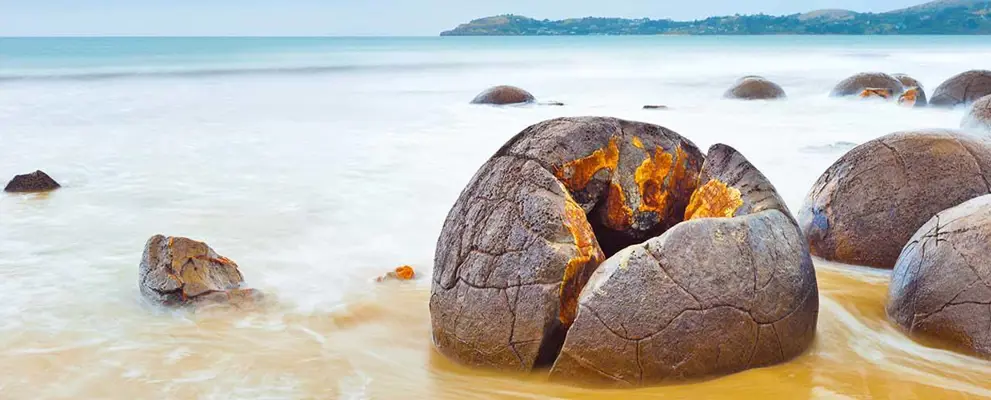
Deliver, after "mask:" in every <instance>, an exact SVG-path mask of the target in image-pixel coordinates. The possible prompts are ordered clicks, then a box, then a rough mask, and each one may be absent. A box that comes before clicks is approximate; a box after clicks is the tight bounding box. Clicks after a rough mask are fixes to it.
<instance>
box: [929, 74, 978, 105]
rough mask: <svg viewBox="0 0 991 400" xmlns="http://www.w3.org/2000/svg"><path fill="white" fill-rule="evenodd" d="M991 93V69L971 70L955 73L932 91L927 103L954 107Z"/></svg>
mask: <svg viewBox="0 0 991 400" xmlns="http://www.w3.org/2000/svg"><path fill="white" fill-rule="evenodd" d="M989 94H991V71H988V70H973V71H967V72H964V73H962V74H959V75H955V76H953V77H952V78H950V79H947V80H946V82H943V84H942V85H939V87H937V88H936V90H935V91H933V97H932V99H930V100H929V104H932V105H934V106H939V107H956V106H959V105H966V104H970V103H973V102H975V101H977V99H979V98H981V97H984V96H987V95H989Z"/></svg>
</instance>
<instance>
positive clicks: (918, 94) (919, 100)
mask: <svg viewBox="0 0 991 400" xmlns="http://www.w3.org/2000/svg"><path fill="white" fill-rule="evenodd" d="M891 76H893V77H894V78H895V79H898V81H899V82H901V83H902V86H904V87H905V93H904V94H902V96H901V97H899V99H898V103H899V104H903V105H906V106H908V105H909V103H911V106H913V107H925V106H926V105H927V104H928V99H927V98H926V89H925V88H924V87H923V86H922V83H921V82H919V81H918V80H917V79H915V78H913V77H911V76H908V75H905V74H894V75H891ZM912 88H915V89H916V90H915V91H914V92H912V93H909V91H910V89H912ZM902 99H905V100H902Z"/></svg>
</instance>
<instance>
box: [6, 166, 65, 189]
mask: <svg viewBox="0 0 991 400" xmlns="http://www.w3.org/2000/svg"><path fill="white" fill-rule="evenodd" d="M60 187H62V185H59V184H58V182H55V180H54V179H52V177H50V176H48V174H46V173H44V172H42V171H41V170H38V171H34V172H32V173H30V174H24V175H17V176H15V177H14V179H11V180H10V182H8V183H7V186H5V187H4V188H3V191H5V192H10V193H32V192H48V191H52V190H55V189H58V188H60Z"/></svg>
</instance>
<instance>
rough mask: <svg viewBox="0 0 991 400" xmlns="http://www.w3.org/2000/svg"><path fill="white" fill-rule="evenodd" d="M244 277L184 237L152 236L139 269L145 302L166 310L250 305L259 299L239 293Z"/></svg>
mask: <svg viewBox="0 0 991 400" xmlns="http://www.w3.org/2000/svg"><path fill="white" fill-rule="evenodd" d="M243 283H244V277H243V276H242V275H241V272H240V271H239V270H238V266H237V264H236V263H234V261H231V260H230V259H229V258H227V257H223V256H221V255H218V254H217V253H216V252H215V251H213V249H212V248H210V246H207V244H206V243H203V242H198V241H195V240H191V239H187V238H184V237H165V236H162V235H155V236H152V237H151V239H148V242H147V243H146V244H145V250H144V254H143V255H142V257H141V264H140V265H139V268H138V286H139V288H140V290H141V294H142V295H144V297H145V298H147V299H149V300H151V301H153V302H156V303H160V304H163V305H168V306H178V305H187V304H189V305H196V306H199V305H209V304H231V305H235V306H238V305H242V304H248V303H251V302H253V301H255V300H257V299H259V298H260V297H261V293H259V292H257V291H255V290H253V289H242V288H241V285H242V284H243Z"/></svg>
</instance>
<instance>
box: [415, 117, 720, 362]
mask: <svg viewBox="0 0 991 400" xmlns="http://www.w3.org/2000/svg"><path fill="white" fill-rule="evenodd" d="M702 161H703V155H702V153H701V152H700V151H699V150H698V149H697V148H696V147H695V145H694V144H692V143H691V142H690V141H688V140H686V139H684V138H682V137H681V136H680V135H678V134H677V133H674V132H672V131H670V130H667V129H665V128H662V127H659V126H656V125H650V124H645V123H639V122H630V121H623V120H618V119H614V118H592V117H588V118H561V119H555V120H550V121H545V122H542V123H539V124H536V125H534V126H531V127H529V128H527V129H526V130H524V131H523V132H521V133H519V134H518V135H516V136H515V137H514V138H512V139H511V140H510V141H509V142H508V143H506V145H505V146H503V148H502V149H500V150H499V151H498V152H497V153H496V154H495V155H494V156H493V157H492V158H491V159H489V161H488V162H486V163H485V164H484V165H483V166H482V167H481V168H480V169H479V171H478V172H477V173H476V174H475V176H474V177H473V178H472V180H471V182H470V183H469V184H468V186H467V187H466V188H465V189H464V191H463V192H462V193H461V196H460V197H459V198H458V200H457V202H456V203H455V205H454V207H453V208H452V209H451V211H450V213H449V214H448V218H447V220H446V221H445V223H444V227H443V229H442V231H441V235H440V238H439V239H438V242H437V251H436V255H435V265H434V272H433V283H432V287H431V298H430V315H431V324H432V329H433V340H434V344H435V346H436V347H437V349H438V350H439V351H440V352H441V353H442V354H444V355H446V356H447V357H449V358H452V359H454V360H457V361H459V362H461V363H464V364H467V365H472V366H483V367H489V368H497V369H509V370H522V371H529V370H531V369H532V368H534V367H535V366H546V365H550V364H551V363H552V362H553V361H554V359H555V357H556V355H557V353H558V351H559V349H560V347H561V344H562V343H563V340H564V335H565V332H566V331H567V328H568V327H569V326H570V325H571V323H572V322H573V321H574V318H575V313H576V311H577V300H578V294H579V292H580V291H581V289H582V287H583V286H584V285H585V282H586V281H587V279H588V276H589V275H591V273H592V272H593V271H594V270H595V268H596V267H597V266H598V265H599V264H600V263H601V262H602V261H604V260H605V258H606V256H607V255H611V254H612V253H614V252H616V251H618V250H619V249H622V248H624V247H626V246H628V245H630V244H633V243H638V242H641V241H643V240H645V239H647V238H650V237H654V236H656V235H659V234H660V233H661V232H663V231H665V230H666V229H668V228H669V227H671V226H673V225H675V224H677V223H678V222H680V221H681V219H682V218H683V215H684V212H685V208H686V206H687V204H688V202H689V200H690V197H691V193H692V192H693V191H694V189H695V187H696V185H697V177H698V173H699V169H700V166H701V164H702Z"/></svg>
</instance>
